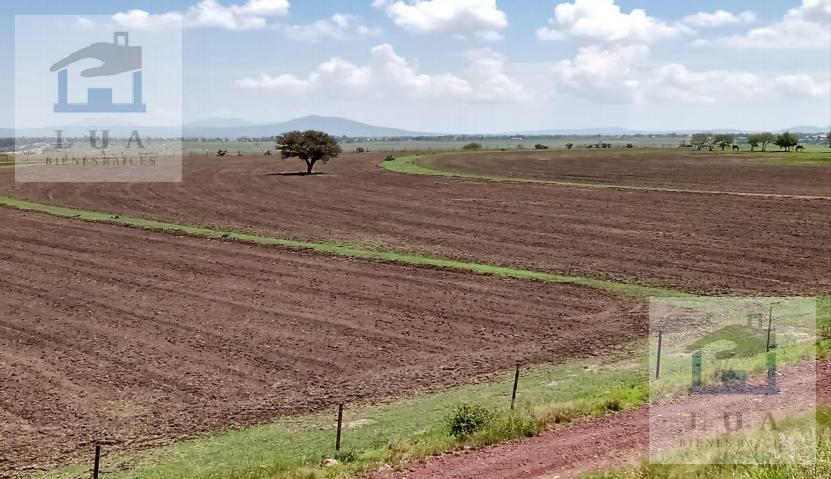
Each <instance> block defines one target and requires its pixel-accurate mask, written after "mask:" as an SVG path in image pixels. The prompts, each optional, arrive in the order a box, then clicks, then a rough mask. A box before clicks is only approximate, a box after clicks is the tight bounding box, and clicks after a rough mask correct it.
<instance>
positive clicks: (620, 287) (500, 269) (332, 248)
mask: <svg viewBox="0 0 831 479" xmlns="http://www.w3.org/2000/svg"><path fill="white" fill-rule="evenodd" d="M0 205H5V206H9V207H13V208H17V209H19V210H25V211H36V212H39V213H46V214H50V215H53V216H59V217H63V218H76V219H80V220H84V221H92V222H96V223H109V224H116V225H123V226H130V227H134V228H139V229H143V230H150V231H162V232H170V233H179V234H186V235H189V236H197V237H203V238H210V239H219V240H228V241H240V242H244V243H252V244H258V245H264V246H277V247H281V248H287V249H292V250H305V251H313V252H315V253H321V254H327V255H334V256H341V257H347V258H358V259H364V260H372V261H388V262H394V263H401V264H406V265H411V266H427V267H435V268H442V269H450V270H456V271H466V272H471V273H478V274H487V275H493V276H499V277H505V278H514V279H523V280H538V281H546V282H551V283H568V284H576V285H581V286H588V287H591V288H597V289H602V290H606V291H611V292H614V293H620V294H624V295H627V296H631V297H635V298H645V297H649V296H685V295H687V293H684V292H681V291H678V290H673V289H669V288H660V287H655V286H648V285H643V284H638V283H634V282H623V281H613V280H607V279H599V278H591V277H585V276H566V275H558V274H552V273H546V272H542V271H532V270H526V269H520V268H512V267H509V266H499V265H492V264H486V263H475V262H468V261H457V260H452V259H445V258H438V257H433V256H423V255H417V254H410V253H404V252H394V251H382V250H374V249H370V248H366V247H363V246H359V245H349V244H342V243H334V242H313V241H300V240H290V239H283V238H277V237H272V236H264V235H259V234H250V233H240V232H235V231H227V230H221V229H214V228H205V227H200V226H186V225H180V224H175V223H167V222H163V221H156V220H148V219H142V218H134V217H129V216H121V215H117V214H113V213H105V212H100V211H90V210H82V209H73V208H66V207H61V206H52V205H47V204H42V203H34V202H31V201H26V200H20V199H15V198H6V197H0Z"/></svg>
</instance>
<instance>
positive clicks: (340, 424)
mask: <svg viewBox="0 0 831 479" xmlns="http://www.w3.org/2000/svg"><path fill="white" fill-rule="evenodd" d="M342 427H343V403H341V404H338V432H337V436H336V437H335V450H336V451H340V433H341V428H342Z"/></svg>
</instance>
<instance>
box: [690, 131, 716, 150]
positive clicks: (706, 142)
mask: <svg viewBox="0 0 831 479" xmlns="http://www.w3.org/2000/svg"><path fill="white" fill-rule="evenodd" d="M712 139H713V135H712V134H711V133H694V134H693V136H692V137H691V138H690V144H691V145H692V146H694V147H695V148H698V151H701V149H702V148H704V147H705V146H709V147H710V149H711V150H712V149H713V144H712Z"/></svg>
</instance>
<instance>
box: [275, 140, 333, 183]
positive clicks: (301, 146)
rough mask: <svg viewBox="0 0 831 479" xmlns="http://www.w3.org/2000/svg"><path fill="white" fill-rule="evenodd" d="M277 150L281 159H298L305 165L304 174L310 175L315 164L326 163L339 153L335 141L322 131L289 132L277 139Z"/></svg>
mask: <svg viewBox="0 0 831 479" xmlns="http://www.w3.org/2000/svg"><path fill="white" fill-rule="evenodd" d="M277 148H279V149H280V150H281V151H282V157H283V159H286V158H300V159H301V160H303V161H304V162H305V163H306V174H307V175H311V174H312V170H313V169H314V167H315V163H317V162H318V161H322V162H323V163H326V162H327V161H329V160H330V159H332V158H335V157H337V156H338V155H339V154H340V153H341V149H340V145H338V142H337V140H335V138H334V137H333V136H331V135H329V134H327V133H324V132H322V131H315V130H307V131H302V132H301V131H290V132H288V133H283V134H282V135H280V136H278V137H277Z"/></svg>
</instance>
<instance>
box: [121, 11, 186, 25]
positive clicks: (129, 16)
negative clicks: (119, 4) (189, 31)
mask: <svg viewBox="0 0 831 479" xmlns="http://www.w3.org/2000/svg"><path fill="white" fill-rule="evenodd" d="M113 21H114V22H115V23H116V24H117V25H118V26H120V27H123V28H129V29H131V30H153V29H157V28H165V27H168V26H175V25H177V24H181V23H182V14H181V13H178V12H168V13H162V14H159V15H153V14H150V13H147V12H145V11H144V10H130V11H128V12H122V13H116V14H115V15H113Z"/></svg>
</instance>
